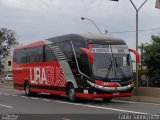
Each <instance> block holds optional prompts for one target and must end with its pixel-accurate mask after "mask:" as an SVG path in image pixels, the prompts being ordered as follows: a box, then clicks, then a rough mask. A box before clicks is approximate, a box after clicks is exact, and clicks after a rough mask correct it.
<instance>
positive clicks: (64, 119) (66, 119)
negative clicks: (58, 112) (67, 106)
mask: <svg viewBox="0 0 160 120" xmlns="http://www.w3.org/2000/svg"><path fill="white" fill-rule="evenodd" d="M61 119H62V120H71V119H68V118H61Z"/></svg>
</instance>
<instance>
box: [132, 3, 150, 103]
mask: <svg viewBox="0 0 160 120" xmlns="http://www.w3.org/2000/svg"><path fill="white" fill-rule="evenodd" d="M147 1H148V0H145V1H144V2H143V3H142V4H141V6H140V7H138V8H137V7H136V5H135V4H134V3H133V1H132V0H130V2H131V3H132V5H133V7H134V9H135V10H136V50H137V51H138V13H139V11H140V9H141V8H142V7H143V5H144V4H145V3H146V2H147ZM138 87H139V86H138V63H136V88H137V96H139V93H138ZM138 101H139V100H138Z"/></svg>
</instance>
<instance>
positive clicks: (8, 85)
mask: <svg viewBox="0 0 160 120" xmlns="http://www.w3.org/2000/svg"><path fill="white" fill-rule="evenodd" d="M0 88H8V89H13V82H12V81H7V82H6V81H5V82H3V83H1V82H0Z"/></svg>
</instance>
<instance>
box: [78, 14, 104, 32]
mask: <svg viewBox="0 0 160 120" xmlns="http://www.w3.org/2000/svg"><path fill="white" fill-rule="evenodd" d="M85 19H86V20H89V21H91V23H92V24H93V25H94V26H95V27H96V29H97V30H98V31H99V33H100V34H102V32H101V30H100V29H99V28H98V26H97V25H96V23H95V22H94V21H93V20H91V19H89V18H85V17H81V20H85Z"/></svg>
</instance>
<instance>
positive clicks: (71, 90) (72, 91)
mask: <svg viewBox="0 0 160 120" xmlns="http://www.w3.org/2000/svg"><path fill="white" fill-rule="evenodd" d="M74 96H75V91H74V89H70V91H69V97H70V99H71V100H73V99H74Z"/></svg>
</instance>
